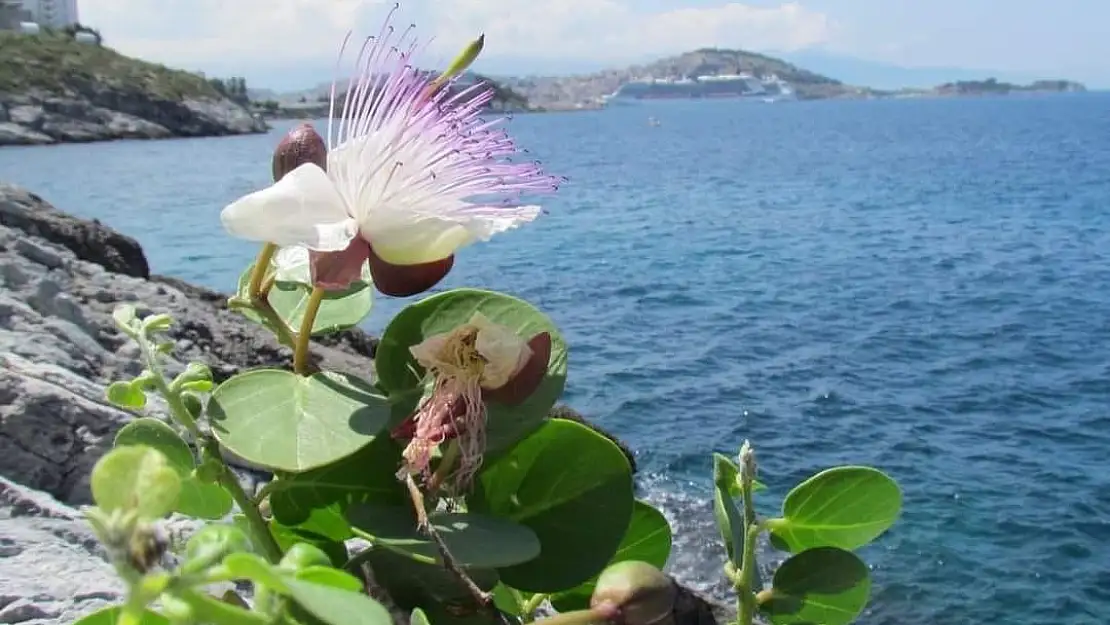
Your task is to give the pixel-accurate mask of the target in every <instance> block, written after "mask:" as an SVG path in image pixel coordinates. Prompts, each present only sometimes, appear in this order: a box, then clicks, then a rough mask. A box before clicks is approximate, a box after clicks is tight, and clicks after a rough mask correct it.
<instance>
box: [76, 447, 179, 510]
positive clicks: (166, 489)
mask: <svg viewBox="0 0 1110 625" xmlns="http://www.w3.org/2000/svg"><path fill="white" fill-rule="evenodd" d="M91 486H92V493H93V499H94V500H95V501H96V505H97V506H98V507H100V509H102V510H104V511H105V512H111V511H113V510H135V511H136V512H137V513H138V514H139V516H140V517H144V518H158V517H162V516H165V515H166V514H168V513H169V512H171V511H172V510H173V508H174V504H175V503H177V494H178V492H179V491H180V490H181V478H179V477H178V476H177V472H176V471H174V469H173V468H171V467H170V466H169V462H168V461H167V460H166V456H164V455H163V454H162V453H161V452H159V451H158V450H156V449H153V448H151V447H147V446H145V445H144V446H127V447H116V448H114V449H112V450H111V451H109V452H108V453H107V454H105V455H104V457H103V458H101V459H100V460H99V461H98V462H97V463H96V465H95V466H94V467H93V471H92V478H91Z"/></svg>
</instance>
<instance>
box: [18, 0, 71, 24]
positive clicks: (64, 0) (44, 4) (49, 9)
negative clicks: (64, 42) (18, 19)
mask: <svg viewBox="0 0 1110 625" xmlns="http://www.w3.org/2000/svg"><path fill="white" fill-rule="evenodd" d="M22 2H23V9H24V10H25V11H26V12H27V13H29V14H30V16H31V21H32V22H37V23H38V24H39V25H40V26H48V27H50V28H65V27H66V26H71V25H73V24H76V23H77V22H78V19H77V0H22Z"/></svg>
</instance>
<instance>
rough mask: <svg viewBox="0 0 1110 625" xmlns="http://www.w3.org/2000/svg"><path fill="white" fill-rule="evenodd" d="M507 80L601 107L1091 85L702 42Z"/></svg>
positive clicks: (540, 97) (551, 106)
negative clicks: (913, 83)
mask: <svg viewBox="0 0 1110 625" xmlns="http://www.w3.org/2000/svg"><path fill="white" fill-rule="evenodd" d="M499 80H500V81H501V83H502V84H503V85H505V86H506V87H508V88H510V89H512V90H513V91H515V92H517V93H520V94H521V95H522V96H524V97H525V98H527V99H528V102H529V103H530V104H532V105H533V106H536V107H539V108H543V109H548V110H575V109H595V108H601V107H604V106H606V105H608V104H610V103H613V102H619V101H622V100H642V99H701V98H728V97H739V98H745V97H751V98H761V99H764V100H770V101H778V100H784V99H786V100H794V99H796V100H824V99H868V98H892V97H928V96H935V97H942V96H971V95H1005V94H1010V93H1060V92H1078V91H1085V90H1086V88H1085V87H1084V86H1083V85H1082V84H1080V83H1077V82H1073V81H1067V80H1041V81H1037V82H1034V83H1032V84H1030V85H1013V84H1009V83H1003V82H998V81H996V80H995V79H986V80H983V81H963V82H956V83H948V84H944V85H938V86H937V87H934V88H932V89H902V90H896V91H890V90H879V89H872V88H869V87H864V86H854V85H848V84H845V83H843V82H841V81H839V80H837V79H835V78H830V77H828V76H823V75H821V74H818V73H815V72H811V71H809V70H806V69H803V68H800V67H798V66H796V65H794V64H792V63H788V62H786V61H784V60H782V59H778V58H775V57H772V56H767V55H764V54H758V53H755V52H748V51H745V50H727V49H721V48H702V49H699V50H694V51H691V52H686V53H684V54H680V55H678V56H673V57H668V58H665V59H661V60H658V61H655V62H654V63H650V64H647V65H635V66H632V67H627V68H624V69H612V70H604V71H601V72H596V73H593V74H583V75H574V76H528V77H502V78H499Z"/></svg>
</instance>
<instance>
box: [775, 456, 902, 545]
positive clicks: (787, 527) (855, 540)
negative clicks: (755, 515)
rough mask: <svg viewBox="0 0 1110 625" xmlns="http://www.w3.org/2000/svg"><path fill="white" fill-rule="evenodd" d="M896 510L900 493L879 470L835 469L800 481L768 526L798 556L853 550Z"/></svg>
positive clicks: (868, 539) (893, 516) (887, 524)
mask: <svg viewBox="0 0 1110 625" xmlns="http://www.w3.org/2000/svg"><path fill="white" fill-rule="evenodd" d="M901 509H902V491H901V489H899V488H898V484H897V483H896V482H895V481H894V480H892V479H890V478H889V477H887V475H886V474H884V473H883V472H882V471H879V470H877V469H872V468H870V467H854V466H846V467H836V468H832V469H827V470H825V471H822V472H820V473H818V474H817V475H814V476H813V477H811V478H809V479H808V480H806V481H804V482H802V483H801V484H799V485H798V486H796V487H795V488H794V490H792V491H790V493H789V494H788V495H787V496H786V499H785V500H784V501H783V503H782V515H783V518H780V519H770V520H768V522H767V525H768V527H770V529H771V531H772V532H774V534H775V535H776V536H778V537H779V538H781V539H782V540H783V541H785V542H786V544H787V545H789V547H790V551H792V552H794V553H798V552H800V551H804V550H806V549H809V548H812V547H826V546H827V547H840V548H841V549H849V550H851V549H857V548H859V547H862V546H864V545H866V544H867V543H869V542H871V541H872V540H874V539H875V538H877V537H878V536H879V535H881V534H882V533H883V532H885V531H886V530H887V529H888V528H889V527H890V526H891V525H893V524H894V521H895V520H897V518H898V514H899V512H900V511H901Z"/></svg>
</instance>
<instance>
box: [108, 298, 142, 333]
mask: <svg viewBox="0 0 1110 625" xmlns="http://www.w3.org/2000/svg"><path fill="white" fill-rule="evenodd" d="M112 320H113V321H115V322H116V325H117V326H118V327H119V329H120V330H123V331H124V332H127V333H131V332H133V331H134V329H135V328H134V326H135V322H136V320H137V319H136V311H135V307H134V306H132V305H131V304H120V305H119V306H116V307H115V308H114V309H112Z"/></svg>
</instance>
